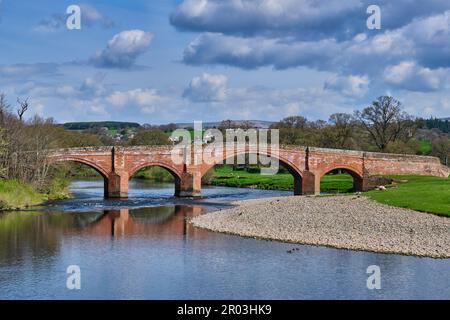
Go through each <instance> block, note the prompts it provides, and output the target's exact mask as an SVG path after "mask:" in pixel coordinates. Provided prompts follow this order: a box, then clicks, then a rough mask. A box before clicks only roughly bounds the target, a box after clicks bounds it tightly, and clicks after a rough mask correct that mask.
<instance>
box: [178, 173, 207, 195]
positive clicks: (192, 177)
mask: <svg viewBox="0 0 450 320" xmlns="http://www.w3.org/2000/svg"><path fill="white" fill-rule="evenodd" d="M175 196H177V197H186V198H188V197H194V198H198V197H201V196H202V175H201V173H200V172H193V173H188V172H183V174H182V175H181V179H179V181H178V182H177V183H175Z"/></svg>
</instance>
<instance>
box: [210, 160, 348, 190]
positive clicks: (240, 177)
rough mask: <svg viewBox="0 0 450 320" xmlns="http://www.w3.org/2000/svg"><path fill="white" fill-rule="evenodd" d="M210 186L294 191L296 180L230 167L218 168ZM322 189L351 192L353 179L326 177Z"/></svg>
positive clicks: (282, 173)
mask: <svg viewBox="0 0 450 320" xmlns="http://www.w3.org/2000/svg"><path fill="white" fill-rule="evenodd" d="M210 184H211V185H216V186H226V187H237V188H257V189H267V190H294V178H293V177H292V175H291V174H290V173H288V172H280V173H278V174H276V175H261V174H259V169H252V168H251V169H250V171H247V170H244V169H240V170H233V168H232V167H230V166H217V167H216V168H215V170H214V172H213V173H212V177H211V178H210ZM320 188H321V190H322V191H323V192H336V193H346V192H351V191H352V189H353V179H352V176H351V175H349V174H334V175H326V176H324V177H323V178H322V180H321V182H320Z"/></svg>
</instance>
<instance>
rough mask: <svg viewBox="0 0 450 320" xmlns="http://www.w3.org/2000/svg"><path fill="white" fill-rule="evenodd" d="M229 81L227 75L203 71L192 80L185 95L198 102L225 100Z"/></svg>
mask: <svg viewBox="0 0 450 320" xmlns="http://www.w3.org/2000/svg"><path fill="white" fill-rule="evenodd" d="M227 81H228V79H227V77H226V76H224V75H222V74H209V73H203V74H202V75H201V76H199V77H195V78H193V79H192V80H191V82H190V83H189V86H188V87H187V88H186V89H185V91H184V93H183V97H186V98H189V99H190V100H192V101H196V102H208V101H222V100H225V98H226V90H227Z"/></svg>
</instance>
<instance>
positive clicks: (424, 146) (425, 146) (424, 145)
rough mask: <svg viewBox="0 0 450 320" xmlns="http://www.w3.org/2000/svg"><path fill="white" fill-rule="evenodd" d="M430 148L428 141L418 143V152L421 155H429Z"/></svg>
mask: <svg viewBox="0 0 450 320" xmlns="http://www.w3.org/2000/svg"><path fill="white" fill-rule="evenodd" d="M432 148H433V147H432V145H431V142H430V141H425V140H422V141H420V152H422V154H430V153H431V150H432Z"/></svg>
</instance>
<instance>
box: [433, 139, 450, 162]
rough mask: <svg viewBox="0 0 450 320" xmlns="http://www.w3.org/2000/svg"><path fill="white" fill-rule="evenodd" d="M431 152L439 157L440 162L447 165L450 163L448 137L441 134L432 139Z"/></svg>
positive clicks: (449, 140)
mask: <svg viewBox="0 0 450 320" xmlns="http://www.w3.org/2000/svg"><path fill="white" fill-rule="evenodd" d="M432 154H433V155H435V156H437V157H439V159H441V161H442V163H443V164H445V165H446V166H448V165H449V164H450V162H449V158H450V138H448V137H446V136H442V137H439V138H436V139H435V140H433V141H432Z"/></svg>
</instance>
